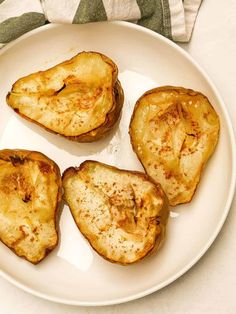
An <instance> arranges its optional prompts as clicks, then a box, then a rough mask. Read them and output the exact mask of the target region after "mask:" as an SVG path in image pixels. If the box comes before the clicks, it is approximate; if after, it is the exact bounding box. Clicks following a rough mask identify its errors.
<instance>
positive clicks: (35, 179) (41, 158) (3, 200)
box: [0, 149, 61, 264]
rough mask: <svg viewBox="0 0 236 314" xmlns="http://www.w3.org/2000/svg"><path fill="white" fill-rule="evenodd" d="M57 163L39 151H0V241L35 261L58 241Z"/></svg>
mask: <svg viewBox="0 0 236 314" xmlns="http://www.w3.org/2000/svg"><path fill="white" fill-rule="evenodd" d="M60 201H61V176H60V170H59V168H58V166H57V165H56V164H55V162H53V161H52V160H50V159H49V158H47V157H46V156H45V155H43V154H41V153H39V152H33V151H26V150H10V149H6V150H1V151H0V240H1V241H2V242H3V243H4V244H5V245H7V246H8V247H9V248H10V249H11V250H12V251H13V252H14V253H15V254H17V255H18V256H20V257H23V258H25V259H26V260H27V261H29V262H31V263H33V264H37V263H38V262H40V261H41V260H42V259H43V258H44V257H45V256H46V255H47V254H48V253H49V252H50V251H52V250H53V249H54V248H55V246H56V245H57V243H58V232H57V216H58V207H59V204H60Z"/></svg>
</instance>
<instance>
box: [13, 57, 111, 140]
mask: <svg viewBox="0 0 236 314" xmlns="http://www.w3.org/2000/svg"><path fill="white" fill-rule="evenodd" d="M116 78H117V69H116V66H115V65H114V64H112V63H109V62H107V61H106V60H104V59H103V58H102V56H101V55H100V54H98V53H80V54H78V55H77V56H75V57H74V58H72V59H71V60H69V61H65V62H63V63H61V64H59V65H57V66H55V67H53V68H51V69H49V70H46V71H41V72H38V73H34V74H31V75H28V76H26V77H24V78H21V79H19V80H18V81H17V82H16V83H15V84H14V85H13V89H12V91H11V93H10V94H9V96H8V98H7V102H8V104H9V105H10V106H11V107H12V108H13V109H15V110H17V111H18V112H19V113H20V114H21V115H23V116H26V117H27V118H29V119H31V120H33V121H35V122H37V123H39V124H40V125H42V126H44V127H45V128H47V129H49V130H51V131H53V132H55V133H58V134H62V135H64V136H79V135H80V134H83V133H86V132H89V131H91V130H93V129H95V128H97V127H99V126H100V125H101V124H103V123H104V122H105V120H106V115H107V113H108V112H109V111H110V109H111V108H112V106H113V101H114V95H113V94H114V91H113V88H114V84H115V81H116Z"/></svg>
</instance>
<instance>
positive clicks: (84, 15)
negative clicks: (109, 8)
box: [73, 0, 107, 24]
mask: <svg viewBox="0 0 236 314" xmlns="http://www.w3.org/2000/svg"><path fill="white" fill-rule="evenodd" d="M106 20H107V15H106V11H105V8H104V5H103V2H102V0H93V1H88V0H81V1H80V4H79V6H78V9H77V11H76V13H75V16H74V19H73V23H74V24H80V23H87V22H98V21H106Z"/></svg>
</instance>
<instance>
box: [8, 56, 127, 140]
mask: <svg viewBox="0 0 236 314" xmlns="http://www.w3.org/2000/svg"><path fill="white" fill-rule="evenodd" d="M81 53H84V52H81ZM81 53H79V54H81ZM88 53H95V54H98V55H100V56H101V58H102V59H103V61H104V62H106V63H107V64H109V66H110V67H111V68H112V69H113V71H112V86H113V105H112V107H111V109H110V111H109V112H108V113H107V114H106V117H105V121H104V123H102V124H101V125H100V126H99V127H97V128H95V129H93V130H90V131H89V132H86V133H83V134H80V135H77V136H66V135H63V134H60V133H57V132H54V131H53V130H51V129H49V128H47V127H45V126H44V125H42V124H41V123H39V122H37V121H35V120H33V119H31V118H29V117H27V116H26V115H24V114H22V113H20V112H19V110H18V109H14V108H12V106H11V104H10V101H9V97H10V94H11V92H13V89H14V85H15V83H16V82H15V83H14V84H13V86H12V89H11V92H9V93H8V94H7V96H6V101H7V104H8V105H9V106H10V107H11V108H12V109H13V110H14V111H15V112H16V113H17V114H18V115H19V116H21V117H22V118H24V119H26V120H28V121H30V122H32V123H34V124H37V125H39V126H40V127H41V128H43V129H45V130H46V131H48V132H50V133H53V134H57V135H60V136H62V137H65V138H67V139H69V140H71V141H77V142H82V143H89V142H94V141H97V140H99V139H101V138H103V137H104V136H105V135H107V134H108V133H109V132H110V131H111V130H112V128H113V126H114V125H115V124H116V122H117V121H118V120H119V117H120V114H121V110H122V107H123V103H124V92H123V89H122V86H121V84H120V81H119V80H118V79H117V75H118V68H117V65H116V64H115V63H114V62H113V61H112V60H111V59H110V58H109V57H107V56H105V55H104V54H102V53H99V52H94V51H88ZM79 54H78V55H79ZM73 58H74V57H73ZM73 58H71V59H70V60H67V61H64V62H62V63H59V64H57V65H55V66H54V67H52V68H49V69H48V70H51V69H53V68H55V67H57V66H59V65H63V64H67V63H70V62H72V60H73ZM36 73H40V71H39V72H36ZM34 74H35V73H34ZM22 78H23V77H22Z"/></svg>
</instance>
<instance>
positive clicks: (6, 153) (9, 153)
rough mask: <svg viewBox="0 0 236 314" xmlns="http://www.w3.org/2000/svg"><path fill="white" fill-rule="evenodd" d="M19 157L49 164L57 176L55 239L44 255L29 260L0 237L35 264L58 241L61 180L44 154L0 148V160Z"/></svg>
mask: <svg viewBox="0 0 236 314" xmlns="http://www.w3.org/2000/svg"><path fill="white" fill-rule="evenodd" d="M18 158H19V162H24V160H26V161H28V160H31V161H37V162H40V161H41V162H45V163H47V164H49V165H50V166H52V167H53V170H54V171H55V174H56V177H57V184H58V193H57V203H56V204H57V205H56V208H55V210H54V226H55V230H56V234H57V241H56V243H55V244H54V245H52V246H50V247H48V248H46V249H45V252H44V256H43V257H42V258H41V259H40V260H38V261H36V262H33V261H30V260H28V259H27V258H26V257H25V256H23V255H18V254H17V253H16V252H15V251H14V249H13V248H11V247H9V246H8V245H7V244H6V243H5V242H3V241H2V239H0V241H1V242H2V243H3V244H4V245H6V246H7V247H8V248H9V249H10V250H11V251H12V252H13V253H14V254H16V255H17V256H19V257H21V258H24V259H25V260H27V261H28V262H30V263H32V264H34V265H36V264H38V263H39V262H41V261H42V260H43V259H44V258H45V257H46V256H47V255H48V254H49V253H50V252H51V251H52V250H53V249H54V248H55V247H56V246H57V245H58V241H59V236H58V234H59V219H58V218H59V208H60V204H61V200H62V181H61V172H60V169H59V167H58V165H57V164H56V163H55V162H54V161H53V160H52V159H50V158H48V157H47V156H46V155H44V154H42V153H40V152H37V151H29V150H22V149H3V150H0V160H4V161H9V162H11V163H13V162H14V159H16V160H17V159H18Z"/></svg>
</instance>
